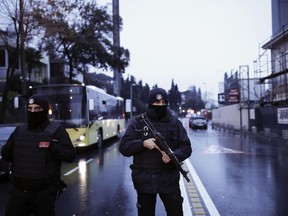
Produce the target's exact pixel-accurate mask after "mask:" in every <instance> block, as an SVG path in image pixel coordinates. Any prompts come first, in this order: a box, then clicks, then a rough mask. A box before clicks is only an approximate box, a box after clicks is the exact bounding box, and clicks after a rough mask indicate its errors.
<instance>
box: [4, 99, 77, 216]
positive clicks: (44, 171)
mask: <svg viewBox="0 0 288 216" xmlns="http://www.w3.org/2000/svg"><path fill="white" fill-rule="evenodd" d="M48 110H49V103H48V100H47V99H46V96H45V95H41V94H37V95H33V96H31V97H30V98H29V99H28V101H27V116H28V121H27V124H25V125H22V126H18V127H17V128H16V129H15V130H14V132H13V133H12V134H11V135H10V137H9V139H8V141H7V143H6V144H5V145H4V146H3V149H2V151H1V154H2V157H3V159H4V160H6V161H9V162H11V165H12V168H11V169H12V170H11V184H12V188H11V191H10V197H9V199H8V203H7V206H6V211H5V214H6V215H7V216H30V215H33V216H54V215H55V199H56V197H57V196H58V195H59V193H61V191H62V190H64V188H65V183H64V182H63V181H61V179H60V177H61V162H62V161H65V162H72V161H73V160H74V159H75V157H76V150H75V148H74V146H73V145H72V143H71V140H70V138H69V135H68V133H67V132H66V130H65V128H63V127H62V126H60V124H58V123H56V122H50V121H49V119H48Z"/></svg>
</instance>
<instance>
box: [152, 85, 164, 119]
mask: <svg viewBox="0 0 288 216" xmlns="http://www.w3.org/2000/svg"><path fill="white" fill-rule="evenodd" d="M148 98H149V99H148V105H149V108H150V109H153V110H154V111H155V113H156V116H157V118H158V119H161V118H163V117H164V116H165V115H166V114H167V107H168V106H167V105H161V106H156V105H152V104H153V103H154V102H156V101H160V100H165V101H166V103H168V95H167V92H166V91H165V90H164V89H162V88H154V89H152V90H151V91H150V92H149V96H148Z"/></svg>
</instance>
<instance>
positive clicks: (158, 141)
mask: <svg viewBox="0 0 288 216" xmlns="http://www.w3.org/2000/svg"><path fill="white" fill-rule="evenodd" d="M136 118H137V120H139V119H142V120H143V121H144V123H145V124H146V126H147V127H148V128H149V130H150V131H151V132H152V134H153V136H154V137H155V139H156V144H157V145H158V146H159V148H160V149H161V150H162V151H164V152H165V153H166V154H167V155H168V156H169V157H170V159H171V160H172V162H173V163H174V165H175V166H176V168H177V169H178V170H179V172H180V173H181V174H182V175H183V177H184V178H185V179H186V181H187V182H190V179H189V178H188V176H187V173H188V171H186V170H184V169H183V168H182V164H183V163H180V162H179V160H178V159H177V157H176V156H175V154H174V153H173V151H172V150H171V148H170V147H169V146H168V144H167V143H166V141H165V139H164V137H163V136H162V135H161V134H160V133H159V132H158V131H157V130H156V129H155V127H154V126H153V124H152V123H151V122H150V120H149V119H148V118H147V117H146V115H145V114H140V115H138V116H137V117H136Z"/></svg>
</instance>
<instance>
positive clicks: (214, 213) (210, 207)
mask: <svg viewBox="0 0 288 216" xmlns="http://www.w3.org/2000/svg"><path fill="white" fill-rule="evenodd" d="M185 164H186V166H187V167H188V170H189V172H190V174H191V176H192V178H193V180H194V182H195V184H196V186H197V189H198V191H199V193H200V194H201V197H202V199H203V202H204V203H205V206H206V208H207V210H208V212H209V215H210V216H220V214H219V212H218V210H217V209H216V207H215V205H214V203H213V201H212V200H211V198H210V196H209V194H208V193H207V191H206V189H205V187H204V185H203V184H202V182H201V180H200V178H199V176H198V175H197V173H196V171H195V169H194V167H193V166H192V163H191V161H190V160H189V159H186V160H185Z"/></svg>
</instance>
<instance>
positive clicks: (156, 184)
mask: <svg viewBox="0 0 288 216" xmlns="http://www.w3.org/2000/svg"><path fill="white" fill-rule="evenodd" d="M148 105H149V106H148V109H147V110H146V112H145V115H146V116H147V118H148V119H149V121H151V123H152V124H153V126H154V127H155V129H156V130H157V131H158V132H159V133H160V134H161V135H162V136H163V137H164V138H165V141H166V142H167V144H168V145H169V147H170V148H171V149H172V151H173V152H174V154H175V156H176V157H177V159H178V160H179V161H184V160H185V159H186V158H188V157H190V155H191V153H192V148H191V143H190V140H189V137H188V136H187V132H186V130H185V128H184V127H183V125H182V123H181V122H180V121H179V120H178V118H177V117H176V116H174V115H172V113H171V112H170V110H169V109H168V95H167V93H166V91H165V90H164V89H162V88H154V89H152V90H151V91H150V93H149V101H148ZM119 150H120V152H121V153H122V154H123V155H124V156H126V157H130V156H133V164H132V165H130V168H131V169H132V180H133V183H134V187H135V189H136V191H137V209H138V215H139V216H154V215H155V206H156V197H157V194H159V196H160V198H161V200H162V202H163V203H164V206H165V210H166V212H167V215H168V216H182V215H183V209H182V203H183V198H182V196H181V191H180V186H179V180H180V174H179V171H178V169H177V168H176V167H175V166H174V164H173V163H172V161H171V158H170V157H169V156H168V155H167V154H165V152H164V151H162V150H161V149H160V148H159V147H158V146H157V143H156V140H155V137H154V136H153V133H152V132H151V131H150V130H149V128H148V127H147V125H146V124H145V123H144V122H143V120H141V119H137V118H135V119H133V120H132V121H131V122H130V124H129V125H128V128H127V130H126V132H125V133H124V135H123V137H122V138H121V140H120V148H119Z"/></svg>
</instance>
